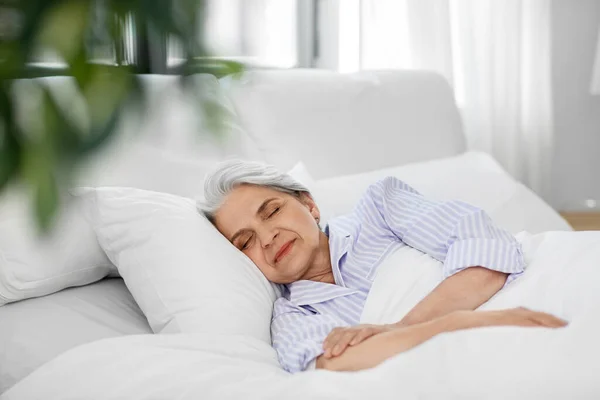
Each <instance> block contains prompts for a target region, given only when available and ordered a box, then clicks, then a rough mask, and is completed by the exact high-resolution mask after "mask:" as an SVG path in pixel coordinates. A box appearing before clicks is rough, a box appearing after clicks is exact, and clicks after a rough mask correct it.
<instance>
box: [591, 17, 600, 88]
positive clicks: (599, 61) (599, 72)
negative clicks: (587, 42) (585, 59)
mask: <svg viewBox="0 0 600 400" xmlns="http://www.w3.org/2000/svg"><path fill="white" fill-rule="evenodd" d="M590 92H591V93H592V94H593V95H596V96H600V27H598V44H596V58H595V60H594V66H593V68H592V86H591V88H590Z"/></svg>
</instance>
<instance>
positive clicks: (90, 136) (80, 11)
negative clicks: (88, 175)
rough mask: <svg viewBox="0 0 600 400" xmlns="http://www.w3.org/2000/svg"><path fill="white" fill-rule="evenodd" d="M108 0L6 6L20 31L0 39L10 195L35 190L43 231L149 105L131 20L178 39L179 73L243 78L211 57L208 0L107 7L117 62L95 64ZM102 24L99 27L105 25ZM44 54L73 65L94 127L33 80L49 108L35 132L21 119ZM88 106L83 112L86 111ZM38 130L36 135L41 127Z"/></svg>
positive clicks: (123, 1)
mask: <svg viewBox="0 0 600 400" xmlns="http://www.w3.org/2000/svg"><path fill="white" fill-rule="evenodd" d="M98 1H99V0H12V1H8V0H0V7H2V9H4V10H10V11H11V13H12V14H11V15H13V16H14V18H11V19H10V20H5V21H3V22H4V23H5V25H6V23H7V22H11V23H12V22H15V21H14V19H18V21H17V23H15V26H14V27H13V28H14V29H11V30H6V29H5V30H4V31H3V32H2V40H1V42H0V192H1V191H2V190H5V189H6V188H7V185H9V184H10V183H24V184H26V185H27V186H28V187H29V188H30V189H31V193H32V196H33V198H32V206H33V210H34V212H35V214H36V218H37V221H38V223H39V227H40V228H41V229H42V230H43V231H47V230H48V229H49V228H50V227H51V223H52V221H53V217H54V216H55V213H56V211H57V209H58V205H59V198H60V190H61V189H62V188H64V187H65V185H66V184H67V183H68V182H69V179H70V177H71V175H72V173H73V171H75V170H76V167H77V165H78V164H79V163H81V162H82V161H83V160H84V159H86V158H87V157H89V156H90V155H91V154H92V153H93V152H95V151H97V150H98V149H99V148H100V147H101V146H102V144H103V143H105V142H106V141H107V140H108V139H109V138H110V137H111V136H112V135H113V134H114V133H115V128H116V126H117V123H118V121H119V118H120V116H121V114H122V111H123V110H124V109H125V108H126V106H131V105H143V104H144V102H145V99H146V94H145V93H144V90H143V86H142V85H141V82H140V76H139V74H137V72H139V71H137V69H136V66H135V65H124V62H123V48H122V47H123V46H122V44H123V43H124V42H125V35H126V32H125V28H124V26H125V23H124V22H125V20H126V19H127V18H133V20H134V21H135V23H136V24H137V26H144V27H152V29H153V31H154V33H155V34H156V35H157V36H158V37H162V38H167V37H171V38H173V39H176V40H178V41H179V42H180V43H181V45H182V47H183V49H184V54H186V56H185V57H186V59H185V60H184V63H183V65H182V67H181V68H179V69H178V73H179V75H180V77H181V79H182V81H183V80H184V79H185V76H187V75H189V74H191V73H210V74H215V75H218V76H220V75H226V74H232V73H239V72H241V71H242V69H243V68H242V65H240V64H239V63H236V62H231V61H225V60H216V59H208V58H206V56H207V54H206V50H205V47H204V44H203V43H202V40H201V38H200V35H199V33H201V32H202V26H203V16H204V12H203V10H204V4H203V1H201V0H101V2H102V5H103V7H104V10H105V13H104V15H105V16H106V18H105V21H104V23H105V27H106V28H107V29H106V32H107V34H108V36H109V38H108V41H109V43H111V44H112V45H114V49H115V54H116V57H115V58H116V60H115V63H114V64H111V65H102V64H98V63H93V62H90V59H91V50H90V46H89V42H90V36H91V35H92V34H93V32H92V30H93V29H94V26H95V25H94V22H97V21H94V10H95V9H94V7H97V5H98ZM96 25H97V24H96ZM39 49H44V50H51V51H53V52H54V53H56V54H57V55H58V56H59V57H60V58H61V59H62V60H64V63H65V69H66V75H69V76H72V77H73V80H74V82H75V83H76V87H77V91H78V96H77V97H78V98H79V100H80V101H81V102H82V103H83V104H80V105H81V106H83V109H84V110H85V113H86V115H87V119H88V123H85V124H81V123H77V121H75V120H74V119H73V116H72V114H73V113H72V112H70V111H71V110H69V109H65V107H64V106H61V104H59V102H57V99H56V98H55V97H54V96H53V95H52V94H51V92H50V91H49V90H48V88H47V87H45V86H44V85H41V84H39V82H32V84H34V85H36V86H37V88H38V89H39V90H38V92H39V93H41V96H40V97H41V102H40V104H39V109H36V112H35V113H31V114H28V115H27V116H26V119H27V126H28V127H29V129H25V128H24V127H23V124H22V123H19V120H18V118H17V114H18V113H17V101H16V99H15V95H14V90H13V89H14V86H15V84H16V81H15V79H18V78H22V77H24V76H27V75H26V74H25V73H24V72H25V71H27V70H28V67H29V66H30V61H31V60H32V59H33V57H34V55H35V54H36V51H39ZM78 106H79V105H78ZM203 107H204V112H205V114H209V115H213V117H215V116H217V117H218V113H219V110H218V107H215V104H213V103H210V102H205V103H203ZM31 127H34V128H35V129H32V128H31Z"/></svg>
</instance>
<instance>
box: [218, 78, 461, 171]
mask: <svg viewBox="0 0 600 400" xmlns="http://www.w3.org/2000/svg"><path fill="white" fill-rule="evenodd" d="M227 83H228V84H229V85H230V86H229V87H228V94H229V97H230V98H231V100H232V102H233V107H234V109H235V111H236V113H237V115H238V117H239V119H240V123H241V124H242V126H243V127H244V129H245V130H246V131H247V132H248V134H249V135H250V136H251V137H252V138H253V139H254V140H255V141H256V142H257V145H258V147H259V149H260V151H261V152H262V154H263V158H264V159H265V160H266V161H268V162H270V163H273V164H275V165H277V166H278V167H280V168H282V169H288V168H289V167H291V166H292V165H293V164H295V163H296V162H297V161H300V160H302V161H304V162H305V164H306V165H307V167H308V169H309V171H310V172H311V174H312V175H313V176H315V177H316V178H326V177H331V176H337V175H342V174H349V173H357V172H364V171H369V170H375V169H380V168H384V167H390V166H397V165H402V164H407V163H411V162H417V161H425V160H430V159H435V158H440V157H447V156H452V155H456V154H459V153H462V152H463V151H465V139H464V134H463V130H462V124H461V120H460V116H459V113H458V110H457V108H456V105H455V103H454V97H453V95H452V91H451V89H450V87H449V85H448V83H447V82H446V81H445V80H444V79H443V78H442V77H441V76H439V75H437V74H435V73H432V72H424V71H399V70H398V71H365V72H360V73H354V74H340V73H336V72H331V71H324V70H314V69H313V70H310V69H294V70H283V71H253V72H248V73H246V74H245V75H244V77H243V78H242V79H241V80H240V81H235V80H232V81H228V82H227Z"/></svg>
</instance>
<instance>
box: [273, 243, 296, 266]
mask: <svg viewBox="0 0 600 400" xmlns="http://www.w3.org/2000/svg"><path fill="white" fill-rule="evenodd" d="M295 241H296V239H293V240H290V241H289V242H287V243H285V244H284V245H283V246H281V248H280V249H279V251H278V252H277V254H275V260H274V261H275V263H278V262H279V261H281V259H282V258H283V257H285V256H286V255H288V254H289V253H290V251H292V248H293V247H294V242H295Z"/></svg>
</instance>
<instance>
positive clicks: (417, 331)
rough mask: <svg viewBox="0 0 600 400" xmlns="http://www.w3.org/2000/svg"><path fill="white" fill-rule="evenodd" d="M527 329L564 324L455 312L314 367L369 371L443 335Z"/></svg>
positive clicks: (528, 314) (526, 315)
mask: <svg viewBox="0 0 600 400" xmlns="http://www.w3.org/2000/svg"><path fill="white" fill-rule="evenodd" d="M502 325H504V326H529V327H548V328H558V327H563V326H565V325H566V322H565V321H563V320H561V319H559V318H556V317H554V316H552V315H550V314H546V313H540V312H535V311H531V310H527V309H524V308H515V309H510V310H501V311H457V312H453V313H450V314H447V315H445V316H443V317H440V318H436V319H434V320H431V321H428V322H424V323H420V324H415V325H412V326H408V327H403V328H396V329H393V330H391V331H388V332H384V333H381V334H379V335H375V336H372V337H370V338H368V339H367V340H365V341H364V342H361V343H359V344H357V345H356V346H351V347H349V348H347V349H346V351H345V352H344V353H343V354H341V355H340V356H338V357H334V358H325V356H324V355H321V356H319V357H318V358H317V363H316V367H317V368H322V369H328V370H332V371H358V370H362V369H367V368H372V367H374V366H376V365H378V364H380V363H381V362H383V361H385V360H387V359H388V358H390V357H393V356H394V355H396V354H399V353H402V352H404V351H406V350H409V349H411V348H413V347H415V346H418V345H419V344H421V343H423V342H425V341H426V340H428V339H431V338H432V337H434V336H435V335H438V334H440V333H443V332H452V331H456V330H461V329H468V328H476V327H483V326H502Z"/></svg>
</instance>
